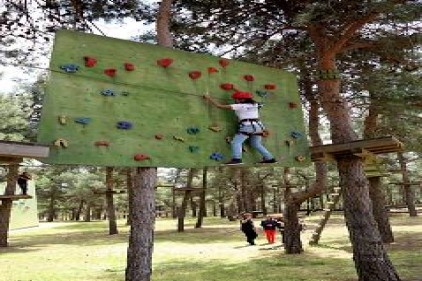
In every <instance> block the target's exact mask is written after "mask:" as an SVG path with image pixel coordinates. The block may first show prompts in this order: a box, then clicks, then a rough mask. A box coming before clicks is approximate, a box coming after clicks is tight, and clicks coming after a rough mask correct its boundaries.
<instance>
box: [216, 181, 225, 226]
mask: <svg viewBox="0 0 422 281" xmlns="http://www.w3.org/2000/svg"><path fill="white" fill-rule="evenodd" d="M218 207H219V208H220V218H225V217H226V213H225V208H224V198H223V191H222V187H221V185H218Z"/></svg>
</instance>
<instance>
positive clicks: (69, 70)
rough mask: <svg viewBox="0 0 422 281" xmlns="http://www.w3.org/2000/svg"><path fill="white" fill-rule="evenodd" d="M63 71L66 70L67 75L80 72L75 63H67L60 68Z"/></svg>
mask: <svg viewBox="0 0 422 281" xmlns="http://www.w3.org/2000/svg"><path fill="white" fill-rule="evenodd" d="M60 69H61V70H64V71H65V72H67V73H74V72H76V71H78V70H79V66H78V65H76V64H73V63H67V64H63V65H61V66H60Z"/></svg>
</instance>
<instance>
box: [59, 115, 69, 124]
mask: <svg viewBox="0 0 422 281" xmlns="http://www.w3.org/2000/svg"><path fill="white" fill-rule="evenodd" d="M58 119H59V123H60V124H61V125H66V122H67V117H66V116H65V115H59V117H58Z"/></svg>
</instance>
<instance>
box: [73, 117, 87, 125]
mask: <svg viewBox="0 0 422 281" xmlns="http://www.w3.org/2000/svg"><path fill="white" fill-rule="evenodd" d="M90 122H91V118H89V117H78V118H75V123H78V124H82V125H87V124H89V123H90Z"/></svg>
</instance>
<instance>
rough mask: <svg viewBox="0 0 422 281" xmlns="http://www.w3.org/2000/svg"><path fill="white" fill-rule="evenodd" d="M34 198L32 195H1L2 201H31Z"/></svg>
mask: <svg viewBox="0 0 422 281" xmlns="http://www.w3.org/2000/svg"><path fill="white" fill-rule="evenodd" d="M31 198H32V196H30V195H22V194H16V195H0V200H20V199H31Z"/></svg>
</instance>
